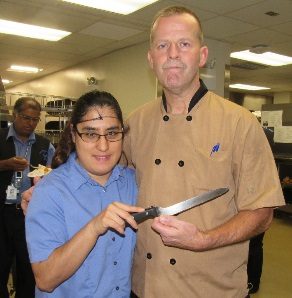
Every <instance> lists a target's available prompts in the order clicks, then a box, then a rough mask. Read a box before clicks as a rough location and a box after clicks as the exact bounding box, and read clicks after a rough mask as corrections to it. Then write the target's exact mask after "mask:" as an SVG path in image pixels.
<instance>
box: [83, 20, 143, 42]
mask: <svg viewBox="0 0 292 298" xmlns="http://www.w3.org/2000/svg"><path fill="white" fill-rule="evenodd" d="M140 32H141V31H140V30H136V29H131V28H127V27H121V26H117V25H113V24H108V23H103V22H97V23H95V24H93V25H91V26H89V27H87V28H85V29H83V30H81V31H80V33H82V34H87V35H91V36H96V37H103V38H107V39H114V40H122V39H125V38H127V37H130V36H133V35H136V34H138V33H140Z"/></svg>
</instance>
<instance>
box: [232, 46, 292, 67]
mask: <svg viewBox="0 0 292 298" xmlns="http://www.w3.org/2000/svg"><path fill="white" fill-rule="evenodd" d="M230 57H231V58H236V59H241V60H246V61H250V62H254V63H259V64H264V65H269V66H283V65H287V64H292V57H289V56H284V55H279V54H276V53H273V52H264V53H261V54H258V53H254V52H251V51H250V50H245V51H240V52H233V53H231V54H230Z"/></svg>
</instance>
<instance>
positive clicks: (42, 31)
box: [0, 19, 71, 41]
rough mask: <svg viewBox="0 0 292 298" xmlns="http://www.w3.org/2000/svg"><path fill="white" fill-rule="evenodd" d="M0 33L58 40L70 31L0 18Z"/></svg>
mask: <svg viewBox="0 0 292 298" xmlns="http://www.w3.org/2000/svg"><path fill="white" fill-rule="evenodd" d="M0 33H4V34H12V35H18V36H24V37H30V38H37V39H44V40H49V41H58V40H60V39H62V38H64V37H66V36H68V35H69V34H71V32H67V31H62V30H57V29H51V28H46V27H40V26H34V25H28V24H24V23H18V22H12V21H7V20H2V19H0Z"/></svg>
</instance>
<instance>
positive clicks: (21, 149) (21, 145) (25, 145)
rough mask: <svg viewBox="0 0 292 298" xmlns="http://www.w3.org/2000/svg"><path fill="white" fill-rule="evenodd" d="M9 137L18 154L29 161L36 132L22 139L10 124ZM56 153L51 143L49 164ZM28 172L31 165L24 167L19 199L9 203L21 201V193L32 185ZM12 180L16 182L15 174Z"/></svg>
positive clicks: (48, 157) (48, 156)
mask: <svg viewBox="0 0 292 298" xmlns="http://www.w3.org/2000/svg"><path fill="white" fill-rule="evenodd" d="M9 137H12V138H13V142H14V146H15V154H16V156H21V157H23V158H25V159H26V160H28V162H30V156H31V146H32V145H33V144H34V143H35V142H36V138H35V133H32V134H31V135H30V136H29V138H28V139H27V140H26V141H22V140H21V139H20V138H19V137H18V136H17V133H16V131H15V129H14V126H13V125H10V127H9V131H8V135H7V138H6V139H8V138H9ZM54 153H55V148H54V146H53V145H52V144H51V143H50V145H49V149H48V153H47V154H48V155H47V165H51V163H52V158H53V155H54ZM28 172H29V167H27V168H26V169H24V171H23V172H22V177H23V178H22V183H21V187H20V188H19V193H18V195H17V200H16V201H15V202H12V201H11V200H10V201H9V203H20V201H21V198H20V194H21V193H22V192H24V191H25V190H27V189H29V188H30V187H31V181H30V178H29V177H27V174H28ZM12 182H14V176H13V180H12Z"/></svg>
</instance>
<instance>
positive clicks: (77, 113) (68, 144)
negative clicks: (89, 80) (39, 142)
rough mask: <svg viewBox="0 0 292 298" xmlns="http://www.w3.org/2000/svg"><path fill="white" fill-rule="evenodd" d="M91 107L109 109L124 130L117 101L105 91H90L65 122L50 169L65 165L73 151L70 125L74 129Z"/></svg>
mask: <svg viewBox="0 0 292 298" xmlns="http://www.w3.org/2000/svg"><path fill="white" fill-rule="evenodd" d="M93 107H109V108H111V109H112V110H113V111H114V112H115V114H116V116H117V118H118V120H119V121H120V123H121V125H122V128H123V129H124V122H123V115H122V110H121V108H120V105H119V103H118V101H117V100H116V99H115V98H114V97H113V96H112V95H111V94H110V93H108V92H105V91H97V90H94V91H90V92H88V93H85V94H83V95H82V96H81V97H80V98H79V99H78V100H77V101H76V104H75V105H74V108H73V112H72V115H71V118H70V120H69V121H68V122H67V124H66V127H65V129H64V132H63V134H62V136H61V139H60V141H59V143H58V146H57V149H56V152H55V154H54V157H53V160H52V168H53V169H55V168H57V167H58V166H59V165H61V164H63V163H65V162H66V161H67V159H68V157H69V155H70V153H71V152H73V151H75V144H74V142H73V140H72V135H71V125H72V126H73V128H76V126H77V124H78V123H80V122H81V121H82V118H83V117H84V116H85V115H86V113H87V112H88V110H89V109H91V108H93Z"/></svg>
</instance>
